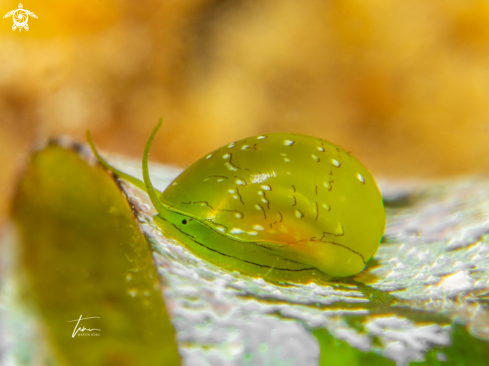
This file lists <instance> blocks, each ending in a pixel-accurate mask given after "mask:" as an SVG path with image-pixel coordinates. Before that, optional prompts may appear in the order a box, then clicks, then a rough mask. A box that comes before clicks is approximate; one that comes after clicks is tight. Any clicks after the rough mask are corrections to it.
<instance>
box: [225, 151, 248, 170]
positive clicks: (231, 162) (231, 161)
mask: <svg viewBox="0 0 489 366" xmlns="http://www.w3.org/2000/svg"><path fill="white" fill-rule="evenodd" d="M229 164H231V165H232V166H234V167H235V168H236V169H239V170H243V169H241V168H240V167H239V166H237V165H236V164H234V163H233V153H229ZM247 170H248V169H247Z"/></svg>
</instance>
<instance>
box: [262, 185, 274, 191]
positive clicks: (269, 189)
mask: <svg viewBox="0 0 489 366" xmlns="http://www.w3.org/2000/svg"><path fill="white" fill-rule="evenodd" d="M261 188H262V189H263V190H265V191H271V190H272V187H270V186H267V185H263V186H261Z"/></svg>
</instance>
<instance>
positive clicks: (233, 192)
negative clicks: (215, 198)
mask: <svg viewBox="0 0 489 366" xmlns="http://www.w3.org/2000/svg"><path fill="white" fill-rule="evenodd" d="M228 192H229V193H231V194H235V193H236V191H235V190H234V189H229V190H228Z"/></svg>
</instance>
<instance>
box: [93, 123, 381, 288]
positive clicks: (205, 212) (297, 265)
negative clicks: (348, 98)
mask: <svg viewBox="0 0 489 366" xmlns="http://www.w3.org/2000/svg"><path fill="white" fill-rule="evenodd" d="M161 123H162V121H161V120H160V122H159V123H158V125H157V126H156V128H155V129H154V130H153V132H152V134H151V136H150V137H149V139H148V142H147V143H146V147H145V151H144V155H143V178H144V182H142V181H140V180H138V179H137V178H135V177H132V176H130V175H128V174H126V173H123V172H121V171H119V170H117V169H115V168H114V167H112V166H110V165H109V164H108V163H107V162H106V161H105V160H104V159H103V158H102V157H101V156H100V155H99V154H98V152H97V150H96V149H95V146H94V144H93V142H92V140H91V137H90V134H89V133H87V138H88V141H89V143H90V145H91V147H92V150H93V152H94V153H95V155H96V156H97V158H98V160H99V161H100V162H101V163H102V164H103V165H104V166H105V167H106V168H107V169H109V170H110V171H112V172H113V173H114V174H116V175H118V176H120V177H122V178H124V179H127V180H129V181H130V182H132V183H133V184H135V185H136V186H138V187H139V188H141V189H143V190H145V191H146V192H147V193H148V195H149V197H150V199H151V201H152V203H153V205H154V206H155V208H156V210H157V211H158V214H157V215H156V216H155V221H156V223H157V224H158V225H159V226H160V227H161V228H162V230H163V231H164V232H165V233H166V234H167V235H168V236H171V237H173V238H175V239H176V240H178V241H180V242H182V243H183V244H184V245H185V246H187V247H188V248H189V249H190V250H192V251H193V252H194V253H195V254H196V255H198V256H200V257H202V258H204V259H207V260H209V261H211V262H213V263H214V264H217V265H219V266H221V267H224V268H226V269H228V270H231V271H233V270H236V271H238V272H241V273H243V274H248V275H252V276H261V277H264V278H266V279H271V280H278V281H298V282H307V281H310V280H312V279H314V278H319V279H321V278H322V279H328V278H330V277H342V276H350V275H353V274H356V273H358V272H360V271H361V270H362V269H363V268H364V267H365V264H366V262H367V261H368V260H369V259H370V258H371V257H372V256H373V255H374V253H375V252H376V251H377V248H378V246H379V242H380V239H381V237H382V235H383V233H384V227H385V212H384V206H383V204H382V197H381V194H380V192H379V189H378V188H377V185H376V183H375V181H374V179H373V178H372V176H371V175H370V173H369V172H368V170H367V169H366V168H365V167H364V166H363V165H362V164H361V163H360V162H359V161H358V160H357V159H356V158H354V157H353V156H352V155H351V154H350V153H349V152H347V151H345V150H343V149H341V148H339V147H337V146H335V145H333V144H331V143H330V142H327V141H324V140H321V139H318V138H315V137H311V136H305V135H299V134H292V133H270V134H264V135H260V136H253V137H248V138H246V139H243V140H239V141H235V142H232V143H231V144H229V145H226V146H223V147H221V148H219V149H217V150H215V151H213V152H211V153H210V154H207V155H206V156H204V157H202V158H201V159H199V160H197V161H196V162H195V163H194V164H192V165H190V166H189V167H188V168H187V169H186V170H184V171H183V172H182V173H181V174H180V175H179V176H178V177H177V178H175V180H174V181H173V182H172V183H171V184H170V185H169V186H168V188H167V189H165V190H164V191H163V192H162V193H160V192H158V191H156V190H155V189H154V188H153V185H152V183H151V180H150V177H149V173H148V155H149V150H150V146H151V143H152V141H153V139H154V137H155V135H156V133H157V131H158V129H159V128H160V126H161Z"/></svg>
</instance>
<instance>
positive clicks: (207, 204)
mask: <svg viewBox="0 0 489 366" xmlns="http://www.w3.org/2000/svg"><path fill="white" fill-rule="evenodd" d="M180 203H181V204H184V205H190V204H198V203H205V204H206V206H207V207H209V208H210V209H211V210H212V211H216V212H219V211H226V212H235V213H239V214H241V218H243V217H244V213H242V212H241V211H239V210H226V209H223V208H214V207H212V206H211V205H209V203H208V202H207V201H195V202H191V201H190V202H180ZM218 225H222V224H218ZM222 226H224V225H222Z"/></svg>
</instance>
